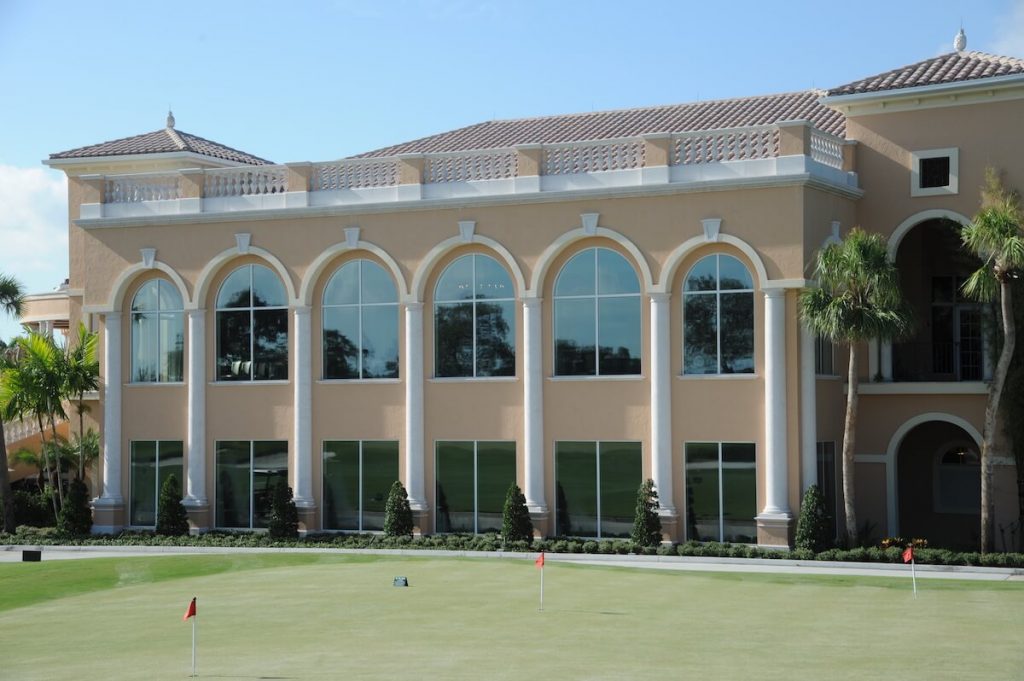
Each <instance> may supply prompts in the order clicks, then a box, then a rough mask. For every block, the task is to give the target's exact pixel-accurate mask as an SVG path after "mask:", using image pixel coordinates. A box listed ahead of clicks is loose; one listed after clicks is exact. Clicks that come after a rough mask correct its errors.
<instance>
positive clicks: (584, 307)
mask: <svg viewBox="0 0 1024 681" xmlns="http://www.w3.org/2000/svg"><path fill="white" fill-rule="evenodd" d="M594 307H595V306H594V299H593V298H581V299H577V300H555V375H557V376H593V375H594V374H595V373H596V369H597V352H596V349H595V347H594V344H595V338H596V329H595V328H594Z"/></svg>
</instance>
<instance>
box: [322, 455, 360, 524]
mask: <svg viewBox="0 0 1024 681" xmlns="http://www.w3.org/2000/svg"><path fill="white" fill-rule="evenodd" d="M323 478H324V490H323V494H324V498H323V505H324V516H323V517H324V521H323V522H324V529H325V530H358V529H359V443H358V442H355V441H333V442H332V441H328V442H324V471H323Z"/></svg>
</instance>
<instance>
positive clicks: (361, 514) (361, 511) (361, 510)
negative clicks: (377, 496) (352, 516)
mask: <svg viewBox="0 0 1024 681" xmlns="http://www.w3.org/2000/svg"><path fill="white" fill-rule="evenodd" d="M357 475H358V476H359V531H360V532H362V531H363V441H362V440H360V441H359V470H358V472H357Z"/></svg>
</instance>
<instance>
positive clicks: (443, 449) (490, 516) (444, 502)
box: [434, 441, 516, 533]
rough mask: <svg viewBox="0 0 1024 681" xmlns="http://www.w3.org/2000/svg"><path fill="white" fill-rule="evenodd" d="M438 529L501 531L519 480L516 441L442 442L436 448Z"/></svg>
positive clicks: (446, 530)
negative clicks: (506, 507)
mask: <svg viewBox="0 0 1024 681" xmlns="http://www.w3.org/2000/svg"><path fill="white" fill-rule="evenodd" d="M434 463H435V468H434V475H435V477H434V479H435V497H434V504H435V506H436V507H437V514H436V516H435V519H434V525H435V529H436V531H437V532H473V533H481V532H500V531H501V514H502V508H503V507H504V505H505V495H506V494H507V493H508V488H509V487H511V486H512V483H514V482H515V481H516V443H515V442H492V441H476V442H474V441H465V442H462V441H439V442H438V443H437V445H436V447H435V459H434Z"/></svg>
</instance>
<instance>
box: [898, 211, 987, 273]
mask: <svg viewBox="0 0 1024 681" xmlns="http://www.w3.org/2000/svg"><path fill="white" fill-rule="evenodd" d="M938 218H946V219H947V220H953V221H954V222H959V223H960V224H961V225H966V224H968V223H970V221H971V219H970V218H968V217H967V216H965V215H961V214H960V213H957V212H956V211H952V210H946V209H945V208H929V209H928V210H923V211H921V212H919V213H914V214H913V215H911V216H910V217H909V218H907V219H906V220H904V221H903V222H901V223H900V224H899V226H898V227H897V228H896V229H895V230H894V231H893V233H892V236H890V237H889V259H890V260H893V261H895V260H896V254H897V253H899V250H900V243H901V242H902V241H903V237H905V236H906V235H907V233H908V232H909V231H910V230H912V229H913V228H914V227H917V226H918V225H919V224H921V223H922V222H925V221H926V220H936V219H938Z"/></svg>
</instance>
